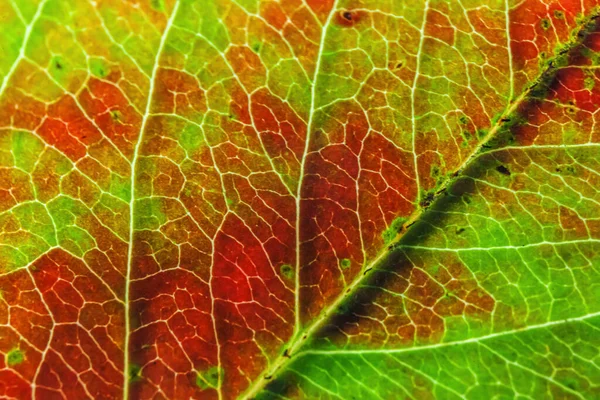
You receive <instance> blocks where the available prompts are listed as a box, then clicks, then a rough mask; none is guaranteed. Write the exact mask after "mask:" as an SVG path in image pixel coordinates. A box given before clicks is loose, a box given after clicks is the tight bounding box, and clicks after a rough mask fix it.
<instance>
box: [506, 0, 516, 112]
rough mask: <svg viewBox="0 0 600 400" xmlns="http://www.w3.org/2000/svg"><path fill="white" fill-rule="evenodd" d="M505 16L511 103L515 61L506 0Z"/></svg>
mask: <svg viewBox="0 0 600 400" xmlns="http://www.w3.org/2000/svg"><path fill="white" fill-rule="evenodd" d="M504 15H505V26H506V51H507V52H508V73H509V79H510V92H509V96H508V101H509V102H511V101H512V99H513V96H514V95H515V83H514V74H513V60H512V52H511V51H510V41H511V39H510V7H509V6H508V0H504Z"/></svg>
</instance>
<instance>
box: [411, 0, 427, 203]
mask: <svg viewBox="0 0 600 400" xmlns="http://www.w3.org/2000/svg"><path fill="white" fill-rule="evenodd" d="M428 10H429V0H427V1H426V2H425V8H424V9H423V22H422V23H421V29H420V30H419V32H420V37H419V47H418V48H417V67H416V70H415V77H414V79H413V82H412V87H411V88H410V116H411V118H410V120H411V125H412V154H413V163H414V164H415V180H416V182H417V202H419V197H420V193H419V192H420V191H421V182H420V179H419V164H418V157H417V149H416V138H417V123H416V121H415V117H416V116H415V96H416V92H417V81H418V80H419V71H420V70H421V53H422V51H423V43H424V42H425V24H427V11H428Z"/></svg>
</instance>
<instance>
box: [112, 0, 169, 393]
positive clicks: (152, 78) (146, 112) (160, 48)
mask: <svg viewBox="0 0 600 400" xmlns="http://www.w3.org/2000/svg"><path fill="white" fill-rule="evenodd" d="M178 8H179V0H177V1H176V2H175V6H174V7H173V11H172V12H171V15H170V17H169V20H168V21H167V25H166V26H165V29H164V31H163V33H162V36H161V38H160V44H159V46H158V49H157V51H156V56H155V59H154V65H153V67H152V75H151V76H150V87H149V88H148V96H147V98H148V102H147V103H146V109H145V110H144V115H143V117H142V124H141V126H140V130H139V133H138V140H137V142H136V144H135V148H134V151H133V158H132V160H131V171H130V173H131V177H130V182H129V191H130V199H129V248H128V251H127V269H126V274H125V338H124V343H123V399H124V400H128V399H129V334H130V329H131V322H130V318H129V311H130V310H129V300H130V299H129V284H130V281H131V270H132V260H133V239H134V229H135V224H134V220H135V219H134V215H135V177H136V172H137V161H138V156H139V152H140V147H141V144H142V142H143V139H144V131H145V130H146V124H147V123H148V117H149V116H150V109H151V107H152V99H153V96H152V95H153V94H154V84H155V81H156V74H157V72H158V69H159V65H158V62H159V60H160V56H161V54H162V51H163V48H164V46H165V43H166V41H167V37H168V36H169V30H170V29H171V27H172V26H173V21H174V20H175V16H176V15H177V10H178Z"/></svg>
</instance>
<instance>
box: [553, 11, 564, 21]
mask: <svg viewBox="0 0 600 400" xmlns="http://www.w3.org/2000/svg"><path fill="white" fill-rule="evenodd" d="M554 17H555V18H556V19H563V18H564V17H565V13H564V12H562V11H560V10H554Z"/></svg>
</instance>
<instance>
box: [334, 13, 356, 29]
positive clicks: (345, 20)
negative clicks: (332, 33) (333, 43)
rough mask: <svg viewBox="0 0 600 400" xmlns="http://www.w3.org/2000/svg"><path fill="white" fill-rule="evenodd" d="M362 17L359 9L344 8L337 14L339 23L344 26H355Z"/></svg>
mask: <svg viewBox="0 0 600 400" xmlns="http://www.w3.org/2000/svg"><path fill="white" fill-rule="evenodd" d="M361 17H362V14H361V13H360V12H358V11H352V10H344V11H340V12H339V13H338V14H337V18H336V20H337V23H338V24H339V25H342V26H354V25H356V24H357V23H358V22H359V21H360V19H361Z"/></svg>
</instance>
